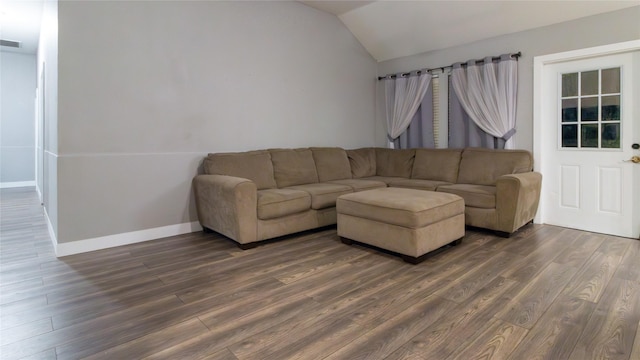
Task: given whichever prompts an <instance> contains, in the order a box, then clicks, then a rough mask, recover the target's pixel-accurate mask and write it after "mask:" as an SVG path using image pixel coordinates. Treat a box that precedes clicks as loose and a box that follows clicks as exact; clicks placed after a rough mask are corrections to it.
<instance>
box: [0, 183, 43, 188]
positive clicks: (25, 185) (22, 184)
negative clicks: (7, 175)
mask: <svg viewBox="0 0 640 360" xmlns="http://www.w3.org/2000/svg"><path fill="white" fill-rule="evenodd" d="M28 186H36V182H35V181H13V182H3V183H0V189H9V188H17V187H28Z"/></svg>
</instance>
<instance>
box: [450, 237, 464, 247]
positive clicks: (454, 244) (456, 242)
mask: <svg viewBox="0 0 640 360" xmlns="http://www.w3.org/2000/svg"><path fill="white" fill-rule="evenodd" d="M460 244H462V238H460V239H458V240H454V241H453V242H452V243H451V245H452V246H458V245H460Z"/></svg>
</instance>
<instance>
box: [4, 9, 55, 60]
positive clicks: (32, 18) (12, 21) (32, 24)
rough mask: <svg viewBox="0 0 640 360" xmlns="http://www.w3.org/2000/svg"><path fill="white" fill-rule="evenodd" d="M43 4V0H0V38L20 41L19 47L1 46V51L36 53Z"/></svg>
mask: <svg viewBox="0 0 640 360" xmlns="http://www.w3.org/2000/svg"><path fill="white" fill-rule="evenodd" d="M43 5H44V0H1V1H0V38H1V39H3V40H12V41H19V42H21V43H22V46H21V47H20V48H19V49H14V48H10V47H6V46H2V47H1V50H2V51H11V52H18V53H25V54H35V53H36V51H37V49H38V39H39V38H40V23H41V22H42V8H43Z"/></svg>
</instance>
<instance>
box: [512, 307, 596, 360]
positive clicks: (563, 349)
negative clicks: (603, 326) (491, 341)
mask: <svg viewBox="0 0 640 360" xmlns="http://www.w3.org/2000/svg"><path fill="white" fill-rule="evenodd" d="M595 307H596V304H594V303H592V302H589V301H585V300H582V299H578V298H570V297H567V296H564V295H560V296H558V298H557V299H556V301H555V302H554V303H553V305H551V306H550V307H549V309H548V310H547V312H546V313H544V315H542V317H541V318H540V320H538V324H539V326H534V327H533V328H532V329H531V330H529V333H528V334H527V335H526V336H525V338H524V339H523V340H522V341H521V342H520V344H519V345H518V347H517V348H516V349H515V350H514V351H513V352H512V353H511V355H509V359H512V360H520V359H532V360H533V359H539V360H543V359H567V358H568V357H569V354H571V351H573V348H574V346H575V344H576V342H577V341H578V338H579V337H580V335H581V334H582V329H583V328H584V327H585V326H586V325H587V322H588V320H589V317H590V316H591V314H592V313H593V311H594V309H595Z"/></svg>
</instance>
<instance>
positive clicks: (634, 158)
mask: <svg viewBox="0 0 640 360" xmlns="http://www.w3.org/2000/svg"><path fill="white" fill-rule="evenodd" d="M625 161H627V162H628V161H631V162H632V163H634V164H637V163H640V156H632V157H631V159H629V160H625Z"/></svg>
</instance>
